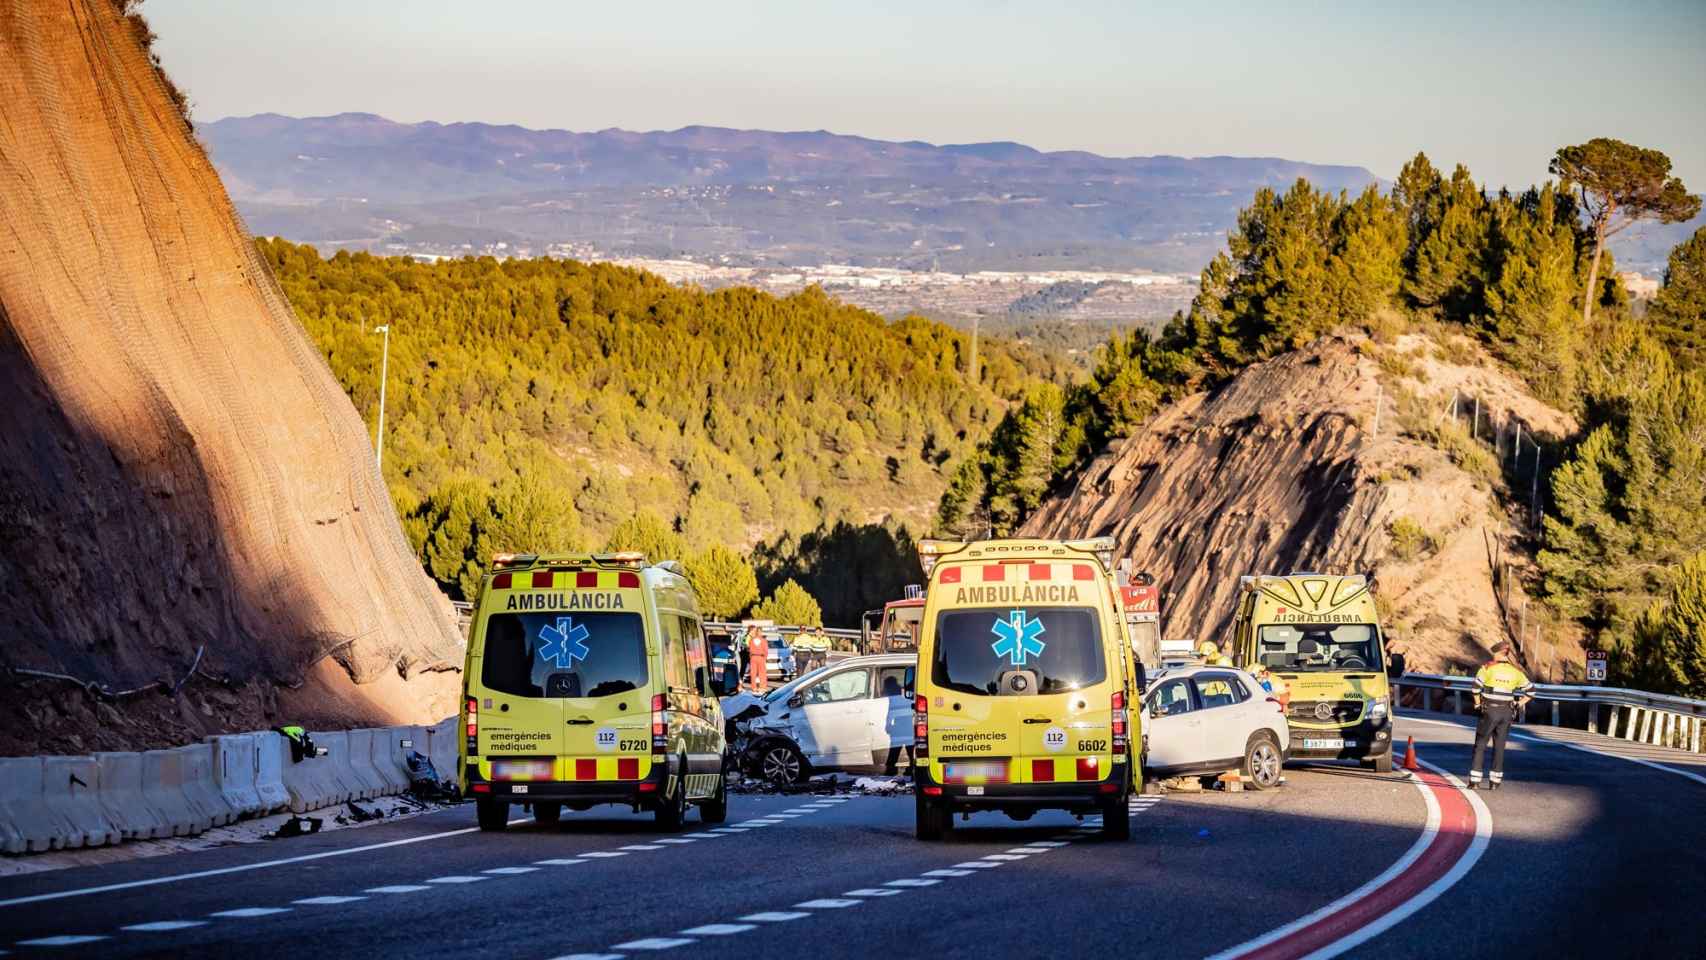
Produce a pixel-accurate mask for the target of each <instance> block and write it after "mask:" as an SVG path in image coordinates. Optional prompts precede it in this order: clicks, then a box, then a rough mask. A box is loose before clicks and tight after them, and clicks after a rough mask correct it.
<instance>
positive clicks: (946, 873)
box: [919, 867, 972, 877]
mask: <svg viewBox="0 0 1706 960" xmlns="http://www.w3.org/2000/svg"><path fill="white" fill-rule="evenodd" d="M971 875H972V871H970V870H954V869H951V868H947V867H944V868H942V869H940V870H926V871H924V872H923V873H921V874H919V876H921V877H969V876H971Z"/></svg>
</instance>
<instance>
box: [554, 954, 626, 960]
mask: <svg viewBox="0 0 1706 960" xmlns="http://www.w3.org/2000/svg"><path fill="white" fill-rule="evenodd" d="M552 960H622V955H621V954H620V953H565V954H563V955H562V956H560V957H553V958H552Z"/></svg>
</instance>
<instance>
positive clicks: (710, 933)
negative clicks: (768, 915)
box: [681, 923, 758, 937]
mask: <svg viewBox="0 0 1706 960" xmlns="http://www.w3.org/2000/svg"><path fill="white" fill-rule="evenodd" d="M757 929H758V925H757V924H755V923H707V924H705V925H704V926H699V927H694V928H692V929H690V930H683V931H681V932H682V934H683V935H685V936H690V937H726V936H729V935H730V934H735V933H745V932H747V931H748V930H757Z"/></svg>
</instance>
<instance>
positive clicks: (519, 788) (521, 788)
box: [509, 783, 527, 793]
mask: <svg viewBox="0 0 1706 960" xmlns="http://www.w3.org/2000/svg"><path fill="white" fill-rule="evenodd" d="M509 792H510V793H526V792H527V784H525V783H518V784H515V785H514V786H512V787H510V788H509Z"/></svg>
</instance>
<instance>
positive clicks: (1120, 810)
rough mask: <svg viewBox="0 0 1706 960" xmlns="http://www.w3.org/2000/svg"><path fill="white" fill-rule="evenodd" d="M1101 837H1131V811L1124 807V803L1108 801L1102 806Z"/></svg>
mask: <svg viewBox="0 0 1706 960" xmlns="http://www.w3.org/2000/svg"><path fill="white" fill-rule="evenodd" d="M1102 839H1103V840H1130V839H1131V811H1129V810H1127V809H1126V805H1125V804H1124V803H1109V804H1104V805H1103V806H1102Z"/></svg>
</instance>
